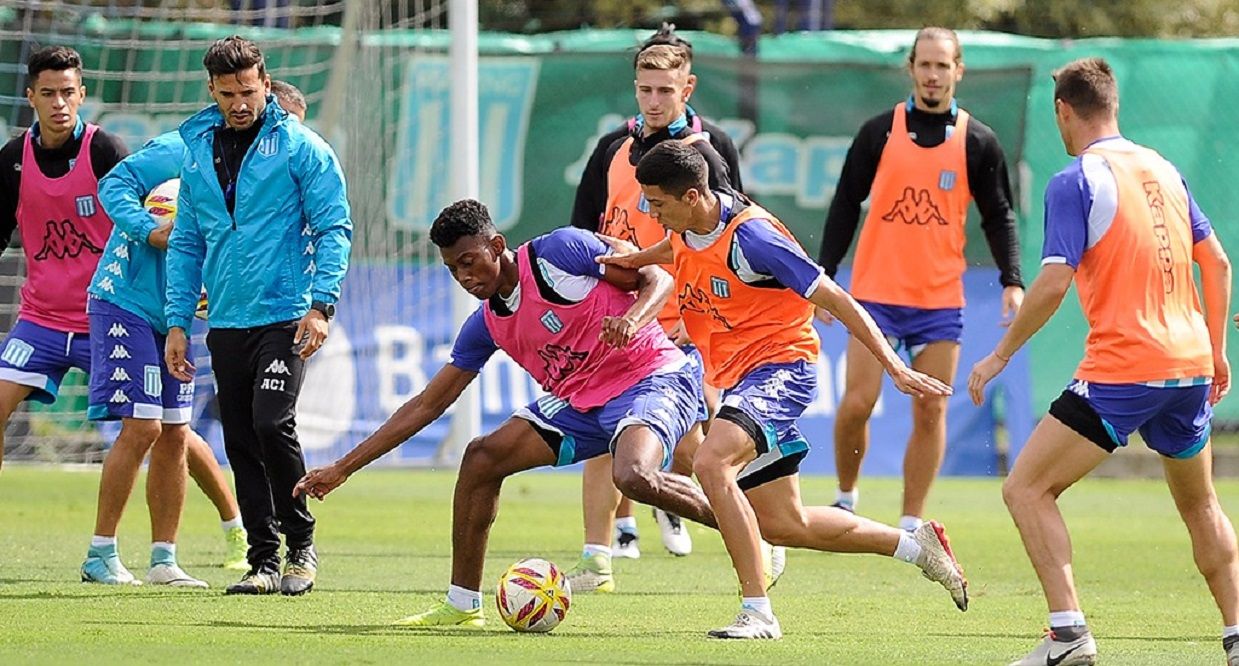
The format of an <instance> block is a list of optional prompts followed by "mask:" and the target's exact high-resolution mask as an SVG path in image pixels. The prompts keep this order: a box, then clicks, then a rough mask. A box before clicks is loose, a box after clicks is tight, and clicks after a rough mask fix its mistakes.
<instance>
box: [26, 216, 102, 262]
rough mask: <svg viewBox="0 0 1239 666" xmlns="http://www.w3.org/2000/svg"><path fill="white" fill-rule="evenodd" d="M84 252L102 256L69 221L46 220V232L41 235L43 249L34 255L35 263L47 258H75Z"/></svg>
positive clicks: (97, 248) (99, 250) (96, 247)
mask: <svg viewBox="0 0 1239 666" xmlns="http://www.w3.org/2000/svg"><path fill="white" fill-rule="evenodd" d="M83 250H85V251H87V252H89V253H90V254H103V249H102V248H100V247H98V246H96V245H95V244H94V243H92V242H91V241H90V238H88V237H87V236H86V234H83V233H82V232H80V231H78V230H77V227H75V226H73V222H72V221H71V220H60V221H56V220H48V221H47V230H46V231H45V232H44V234H43V249H41V250H39V251H38V253H36V254H35V255H34V258H35V259H36V260H37V261H45V260H46V259H47V258H48V257H54V258H56V259H66V258H73V257H77V256H78V255H80V254H81V253H82V251H83Z"/></svg>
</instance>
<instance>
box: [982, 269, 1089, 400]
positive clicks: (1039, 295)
mask: <svg viewBox="0 0 1239 666" xmlns="http://www.w3.org/2000/svg"><path fill="white" fill-rule="evenodd" d="M1075 275H1076V271H1075V269H1074V268H1072V267H1071V266H1068V265H1067V264H1048V265H1046V266H1044V267H1043V268H1042V269H1041V273H1039V274H1038V275H1037V279H1036V280H1034V281H1033V284H1032V287H1031V288H1029V290H1028V298H1027V299H1026V300H1025V301H1024V304H1023V305H1022V306H1021V307H1020V309H1019V311H1018V312H1017V313H1016V315H1015V319H1014V320H1012V321H1011V326H1010V327H1009V328H1007V332H1006V334H1004V335H1003V336H1002V339H1001V340H999V341H998V344H997V345H996V346H995V347H994V351H992V352H990V353H989V355H988V356H986V357H985V358H983V359H981V360H980V361H977V363H976V365H974V366H972V372H971V373H969V375H968V395H969V396H970V397H971V398H972V402H973V404H976V405H980V404H981V403H982V402H984V401H985V385H986V384H988V383H989V382H990V380H992V379H993V378H994V377H997V376H998V373H1000V372H1002V370H1003V368H1005V367H1007V363H1008V362H1010V361H1011V355H1012V354H1014V353H1015V352H1017V351H1019V350H1020V347H1023V346H1024V343H1026V342H1028V339H1029V338H1031V337H1032V336H1033V334H1035V333H1036V332H1037V331H1039V330H1041V327H1042V326H1045V323H1046V322H1047V321H1049V320H1050V317H1052V316H1054V313H1055V312H1057V311H1058V306H1060V305H1062V303H1063V298H1064V297H1065V296H1066V295H1067V290H1068V289H1070V288H1071V281H1072V280H1073V279H1075Z"/></svg>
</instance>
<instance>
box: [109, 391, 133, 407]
mask: <svg viewBox="0 0 1239 666" xmlns="http://www.w3.org/2000/svg"><path fill="white" fill-rule="evenodd" d="M108 402H113V403H116V404H118V405H123V404H124V403H126V402H129V397H128V396H126V395H125V392H124V391H122V390H120V389H116V392H115V393H113V394H112V397H111V398H109V399H108Z"/></svg>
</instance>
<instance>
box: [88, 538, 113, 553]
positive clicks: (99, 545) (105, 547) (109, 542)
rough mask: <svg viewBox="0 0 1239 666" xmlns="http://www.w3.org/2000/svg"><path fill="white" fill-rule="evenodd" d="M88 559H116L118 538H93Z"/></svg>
mask: <svg viewBox="0 0 1239 666" xmlns="http://www.w3.org/2000/svg"><path fill="white" fill-rule="evenodd" d="M86 557H102V558H105V559H106V558H109V557H116V537H101V536H95V537H91V540H90V548H89V549H87V551H86Z"/></svg>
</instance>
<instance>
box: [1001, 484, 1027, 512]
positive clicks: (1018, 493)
mask: <svg viewBox="0 0 1239 666" xmlns="http://www.w3.org/2000/svg"><path fill="white" fill-rule="evenodd" d="M1034 496H1035V493H1034V492H1033V491H1032V488H1030V487H1029V486H1028V484H1026V483H1024V482H1023V481H1021V480H1020V479H1019V477H1016V476H1008V477H1007V478H1006V480H1005V481H1003V482H1002V501H1003V502H1006V504H1007V508H1008V509H1009V510H1011V511H1018V510H1020V509H1022V508H1024V507H1025V506H1027V505H1028V504H1029V503H1030V502H1031V501H1032V499H1033V497H1034Z"/></svg>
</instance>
